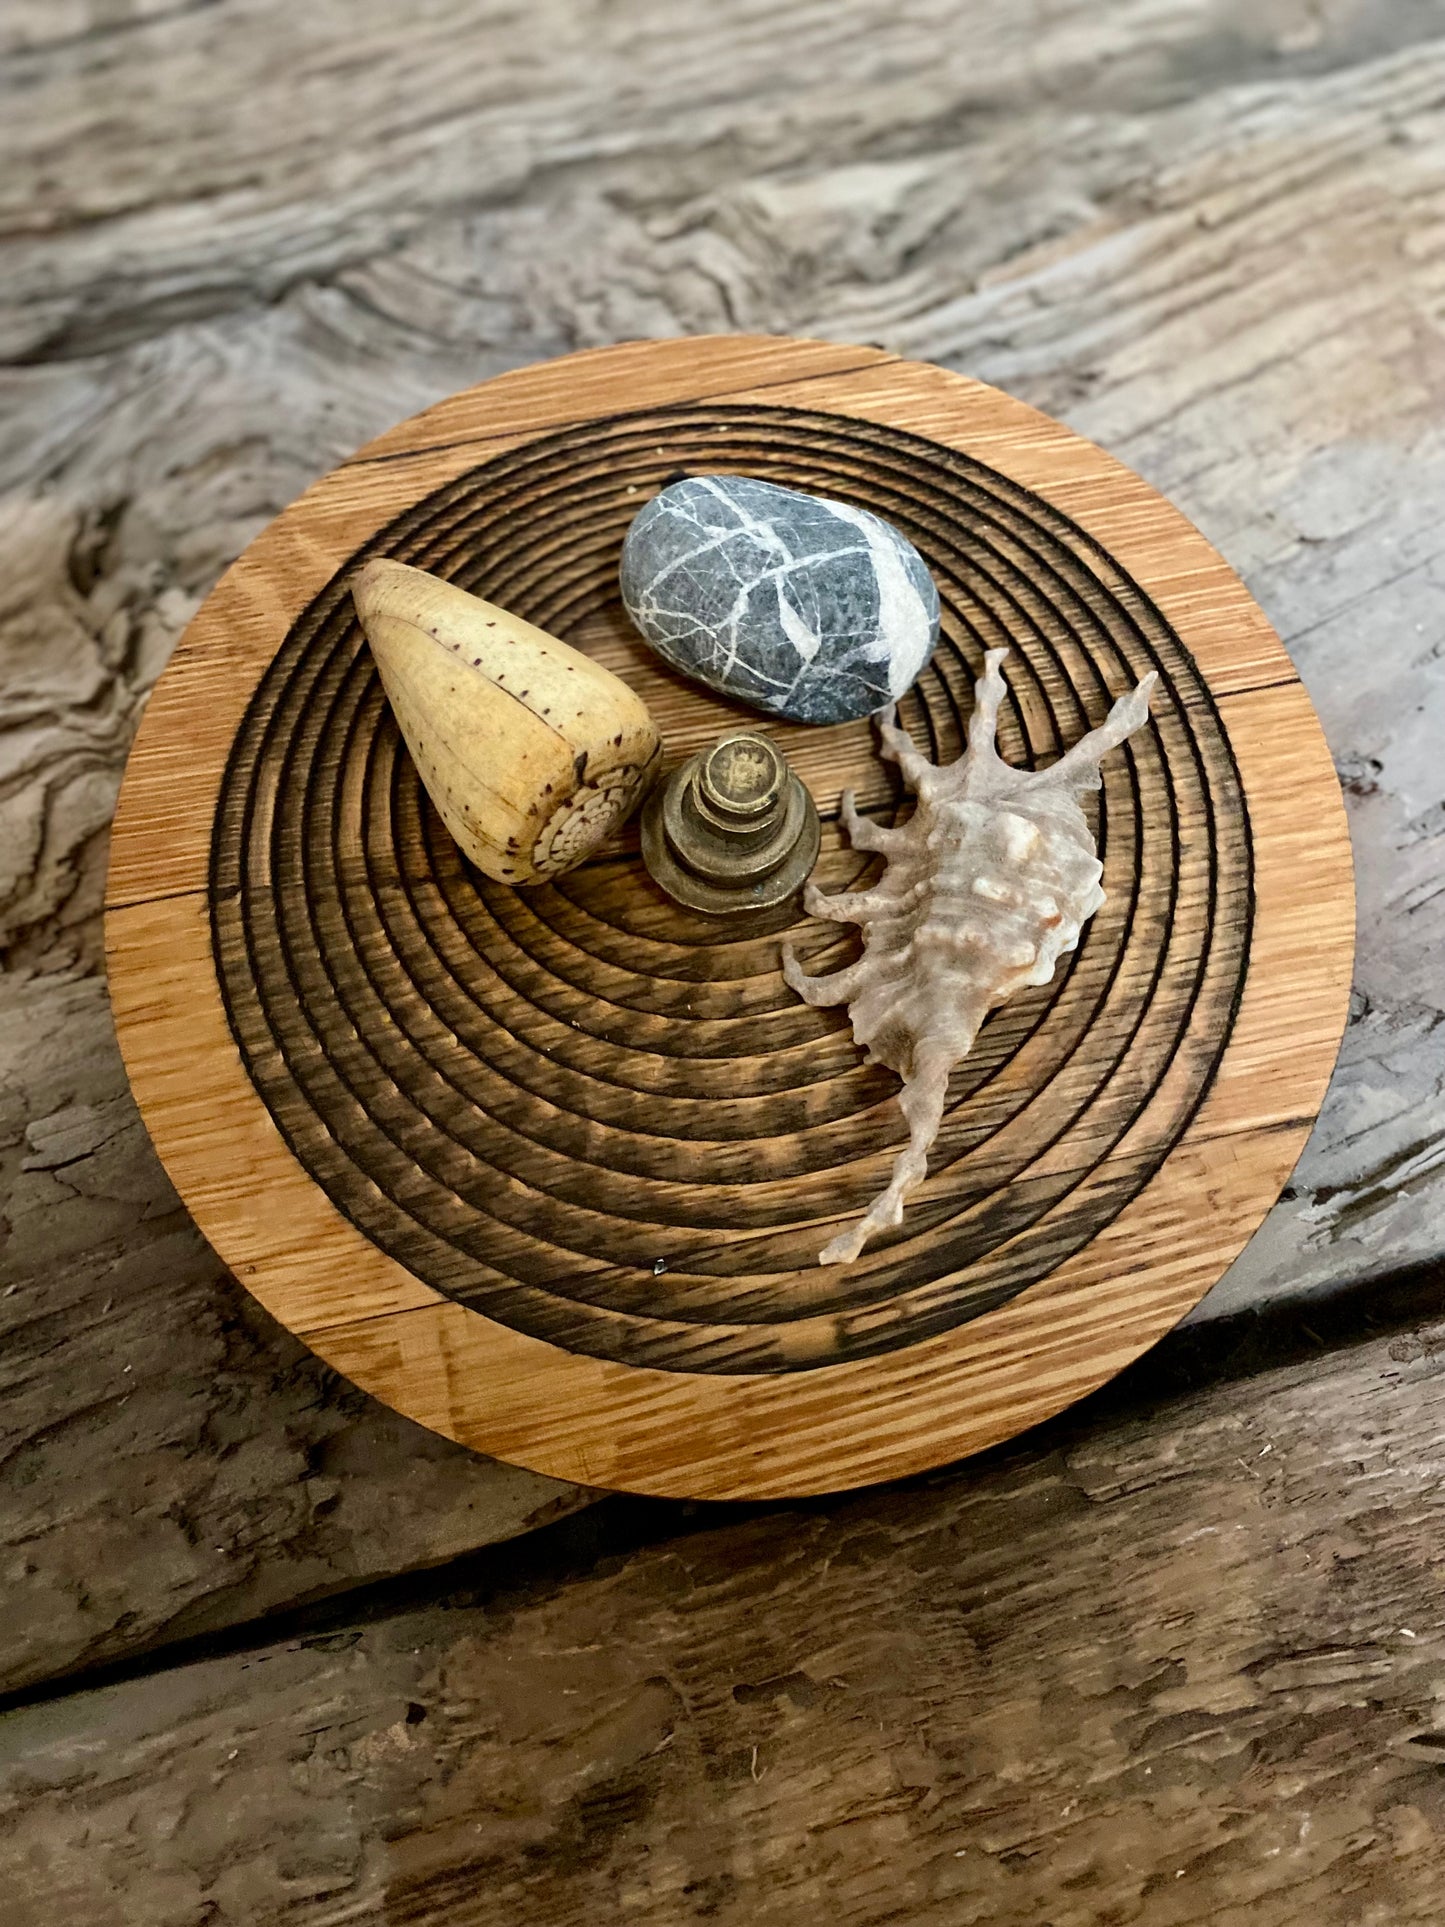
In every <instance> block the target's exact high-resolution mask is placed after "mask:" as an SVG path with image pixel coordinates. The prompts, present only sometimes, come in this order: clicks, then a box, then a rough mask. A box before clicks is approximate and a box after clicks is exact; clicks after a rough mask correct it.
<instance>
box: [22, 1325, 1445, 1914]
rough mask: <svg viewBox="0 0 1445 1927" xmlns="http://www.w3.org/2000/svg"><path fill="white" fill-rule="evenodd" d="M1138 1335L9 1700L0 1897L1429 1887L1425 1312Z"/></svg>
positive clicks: (1303, 1908)
mask: <svg viewBox="0 0 1445 1927" xmlns="http://www.w3.org/2000/svg"><path fill="white" fill-rule="evenodd" d="M1178 1350H1179V1348H1178V1346H1177V1345H1176V1347H1175V1352H1176V1356H1177V1353H1178ZM1160 1379H1161V1374H1160V1372H1159V1369H1158V1367H1157V1365H1156V1366H1155V1367H1153V1368H1151V1367H1150V1366H1148V1365H1145V1366H1143V1367H1140V1368H1136V1370H1135V1372H1134V1373H1133V1374H1132V1375H1131V1377H1130V1379H1129V1381H1127V1382H1126V1383H1125V1385H1124V1389H1123V1391H1122V1392H1121V1391H1119V1390H1115V1391H1113V1392H1111V1393H1105V1394H1102V1395H1100V1398H1099V1399H1098V1400H1096V1401H1094V1402H1093V1404H1092V1405H1091V1406H1090V1407H1086V1408H1081V1410H1080V1413H1078V1414H1076V1415H1075V1416H1074V1417H1073V1418H1072V1419H1066V1420H1062V1421H1056V1422H1055V1423H1054V1424H1052V1425H1051V1426H1050V1427H1048V1428H1046V1429H1045V1430H1044V1431H1043V1432H1042V1433H1040V1434H1037V1435H1035V1437H1034V1439H1033V1440H1032V1442H1031V1443H1030V1445H1029V1447H1028V1449H1026V1450H1015V1451H1012V1452H1010V1453H1009V1454H1008V1455H1006V1456H1005V1455H1002V1454H1001V1455H996V1456H992V1457H990V1458H988V1459H985V1460H982V1461H977V1462H975V1464H974V1465H973V1466H972V1467H971V1468H970V1467H964V1468H960V1469H959V1470H957V1471H955V1472H953V1473H950V1474H948V1475H941V1476H938V1477H936V1478H934V1479H933V1480H931V1481H928V1482H923V1483H919V1484H915V1485H912V1486H905V1487H895V1488H892V1489H889V1490H885V1491H879V1492H874V1493H871V1494H868V1495H865V1496H862V1497H859V1498H856V1499H853V1500H851V1501H849V1502H846V1503H832V1504H820V1505H815V1506H813V1507H810V1508H808V1509H806V1510H771V1511H768V1512H761V1513H755V1514H752V1515H743V1516H739V1515H736V1514H732V1515H727V1514H723V1515H722V1516H721V1518H720V1517H719V1514H718V1513H717V1512H716V1511H714V1512H712V1513H710V1514H704V1515H702V1516H701V1517H700V1518H699V1519H697V1520H695V1521H694V1523H693V1526H692V1528H691V1530H689V1531H688V1532H686V1533H685V1534H683V1536H681V1537H678V1536H676V1535H675V1533H673V1532H671V1531H666V1530H665V1532H664V1536H663V1537H662V1539H661V1540H660V1541H658V1542H654V1543H647V1542H646V1541H647V1539H648V1538H649V1536H650V1535H649V1526H651V1527H652V1528H653V1529H654V1530H655V1528H656V1524H657V1521H656V1519H655V1517H653V1516H652V1515H651V1514H650V1513H649V1512H648V1511H647V1510H646V1509H643V1510H640V1511H639V1510H636V1509H632V1510H627V1511H623V1512H622V1513H621V1515H620V1516H619V1517H618V1518H617V1519H616V1521H615V1522H612V1523H610V1524H609V1523H608V1521H607V1520H606V1518H605V1517H604V1518H603V1519H602V1520H601V1521H600V1522H599V1524H598V1526H597V1528H596V1530H597V1531H598V1532H599V1533H600V1535H601V1538H600V1542H598V1543H594V1545H593V1546H592V1548H591V1549H590V1551H589V1549H588V1548H587V1547H586V1546H584V1545H581V1544H578V1543H573V1544H572V1545H571V1546H570V1547H569V1546H567V1545H562V1546H560V1547H558V1546H553V1547H548V1546H547V1545H546V1542H545V1538H544V1540H543V1541H540V1542H539V1541H533V1542H532V1543H533V1544H534V1545H536V1546H538V1551H537V1553H536V1554H535V1555H534V1564H533V1570H532V1572H531V1575H530V1577H528V1578H527V1579H525V1580H521V1581H519V1582H518V1583H515V1584H513V1585H511V1586H506V1585H501V1586H499V1585H497V1584H496V1583H495V1582H493V1583H487V1584H484V1585H483V1588H482V1590H481V1591H480V1592H479V1593H472V1594H467V1593H454V1594H453V1595H451V1596H450V1597H448V1598H446V1599H445V1600H438V1601H436V1602H435V1603H432V1604H427V1605H420V1606H417V1607H414V1608H413V1609H410V1610H405V1611H401V1612H399V1613H396V1614H395V1615H394V1616H391V1617H383V1618H381V1619H379V1620H377V1619H373V1620H371V1621H370V1622H367V1623H359V1624H354V1625H351V1626H349V1627H348V1626H345V1625H341V1626H338V1627H336V1628H335V1629H334V1630H332V1631H330V1632H327V1633H324V1634H317V1635H315V1636H311V1637H307V1638H293V1639H290V1640H287V1641H283V1642H279V1643H276V1644H272V1645H268V1646H262V1647H259V1648H256V1649H253V1650H250V1651H245V1652H241V1653H233V1654H230V1655H228V1656H221V1657H214V1658H210V1659H207V1660H205V1661H203V1662H199V1663H194V1664H188V1665H184V1666H180V1667H178V1668H175V1669H173V1670H170V1671H166V1672H163V1673H161V1674H159V1675H156V1676H153V1677H149V1678H142V1679H135V1680H131V1681H130V1682H128V1683H124V1684H117V1685H114V1686H110V1687H107V1688H105V1689H104V1690H101V1691H80V1692H77V1693H74V1694H72V1695H71V1696H70V1697H69V1698H67V1699H64V1700H62V1701H60V1702H58V1703H57V1702H54V1701H51V1702H49V1703H45V1704H40V1705H36V1706H33V1707H29V1708H23V1709H17V1710H15V1711H12V1712H10V1713H9V1714H8V1715H6V1716H5V1717H4V1718H3V1719H0V1829H3V1834H4V1839H5V1848H4V1859H5V1863H6V1867H7V1877H8V1891H9V1901H8V1905H9V1912H8V1915H7V1919H8V1920H10V1921H12V1922H13V1923H14V1924H15V1927H31V1924H32V1923H34V1927H42V1923H43V1924H44V1927H49V1923H50V1922H52V1921H54V1920H55V1919H56V1918H58V1917H61V1916H62V1915H63V1916H64V1917H66V1918H74V1919H85V1920H87V1921H95V1922H97V1923H109V1922H111V1921H115V1922H123V1921H130V1920H145V1921H146V1922H147V1923H148V1927H171V1923H175V1927H182V1923H190V1922H192V1921H195V1920H198V1919H208V1920H215V1921H218V1922H230V1921H235V1922H238V1923H239V1922H242V1921H244V1922H246V1923H248V1927H249V1924H250V1923H261V1922H270V1921H280V1920H283V1919H284V1920H285V1921H286V1922H287V1923H289V1924H292V1927H323V1923H324V1924H325V1927H339V1923H342V1922H347V1923H352V1922H366V1921H378V1922H379V1921H382V1920H385V1921H387V1922H389V1923H398V1922H406V1921H417V1922H420V1921H425V1922H427V1923H428V1927H444V1924H445V1923H457V1927H461V1923H466V1927H491V1924H492V1923H496V1924H497V1927H517V1924H518V1923H521V1922H526V1923H528V1924H529V1927H533V1924H535V1927H542V1923H546V1927H586V1924H587V1923H589V1922H591V1921H593V1920H596V1919H600V1918H607V1919H610V1918H612V1917H614V1915H616V1914H618V1913H625V1915H626V1917H627V1918H628V1919H629V1920H635V1921H637V1922H639V1923H644V1924H645V1927H647V1924H650V1923H656V1927H675V1923H676V1922H678V1921H680V1920H691V1919H695V1918H707V1919H709V1920H714V1921H718V1922H722V1923H732V1922H737V1923H743V1922H747V1923H750V1924H751V1923H753V1922H767V1923H771V1922H777V1923H780V1924H781V1923H789V1924H790V1927H791V1923H793V1922H797V1921H800V1920H811V1919H814V1918H818V1917H820V1916H821V1915H823V1914H824V1913H826V1914H827V1916H828V1917H829V1918H831V1919H835V1920H837V1921H839V1922H840V1923H847V1927H856V1924H861V1923H870V1924H871V1923H883V1922H892V1921H907V1922H909V1923H910V1927H931V1923H938V1927H945V1924H946V1927H954V1923H957V1922H960V1921H988V1922H991V1923H995V1927H1037V1924H1038V1923H1039V1922H1041V1921H1048V1922H1049V1923H1051V1927H1096V1923H1098V1922H1101V1921H1106V1920H1107V1921H1121V1922H1122V1921H1129V1922H1135V1923H1144V1924H1145V1927H1180V1924H1182V1923H1186V1922H1208V1923H1210V1924H1211V1927H1244V1924H1245V1923H1246V1922H1248V1923H1249V1927H1286V1924H1287V1923H1288V1924H1289V1927H1294V1924H1295V1923H1299V1922H1302V1921H1306V1920H1307V1921H1310V1922H1312V1923H1315V1927H1367V1924H1368V1927H1408V1924H1409V1923H1421V1927H1424V1923H1433V1922H1434V1921H1436V1920H1438V1918H1439V1912H1440V1903H1441V1897H1442V1895H1445V1779H1442V1775H1441V1770H1440V1765H1439V1764H1438V1760H1439V1758H1440V1749H1441V1748H1445V1730H1440V1731H1438V1732H1437V1740H1436V1743H1435V1746H1434V1748H1433V1750H1432V1746H1431V1743H1430V1742H1429V1741H1428V1740H1426V1741H1425V1742H1423V1743H1422V1742H1421V1741H1420V1740H1419V1738H1418V1737H1417V1736H1419V1735H1420V1734H1421V1733H1422V1732H1423V1733H1429V1732H1430V1731H1432V1730H1436V1729H1437V1722H1438V1721H1439V1718H1440V1700H1439V1695H1440V1679H1441V1666H1442V1661H1445V1609H1442V1603H1441V1599H1440V1590H1439V1585H1438V1573H1437V1567H1438V1544H1437V1542H1438V1536H1439V1515H1440V1497H1439V1488H1440V1471H1441V1467H1440V1451H1439V1424H1438V1408H1439V1400H1440V1394H1441V1391H1442V1386H1445V1326H1442V1325H1440V1324H1439V1323H1431V1324H1426V1325H1424V1326H1421V1327H1417V1328H1416V1329H1414V1330H1409V1329H1401V1330H1400V1331H1399V1332H1398V1333H1397V1335H1396V1336H1394V1337H1393V1338H1388V1337H1384V1338H1378V1339H1376V1340H1374V1341H1372V1342H1369V1343H1366V1344H1363V1345H1361V1346H1359V1347H1358V1348H1356V1349H1353V1350H1348V1351H1345V1352H1341V1353H1335V1354H1333V1355H1327V1356H1325V1357H1323V1358H1321V1359H1318V1360H1312V1361H1309V1362H1305V1363H1303V1364H1298V1363H1297V1364H1291V1365H1287V1366H1284V1367H1282V1368H1277V1369H1274V1370H1272V1371H1268V1372H1266V1373H1264V1374H1262V1375H1261V1376H1258V1377H1254V1378H1244V1379H1241V1380H1236V1381H1233V1382H1225V1383H1219V1384H1216V1385H1215V1386H1213V1388H1212V1389H1209V1390H1206V1391H1203V1392H1197V1393H1195V1394H1194V1395H1193V1396H1185V1397H1184V1398H1183V1399H1182V1400H1176V1399H1174V1398H1171V1397H1168V1396H1165V1397H1163V1398H1160V1396H1159V1395H1160V1393H1161V1392H1162V1391H1164V1390H1165V1389H1166V1388H1165V1387H1164V1386H1163V1385H1162V1384H1161V1382H1160ZM1167 1389H1168V1390H1170V1391H1174V1392H1177V1391H1178V1386H1177V1384H1174V1385H1171V1386H1169V1387H1168V1388H1167ZM1156 1401H1157V1402H1156ZM614 1503H616V1502H614ZM604 1514H605V1509H604ZM597 1517H598V1515H596V1514H594V1515H593V1518H594V1519H596V1518H597ZM668 1518H669V1522H671V1521H673V1520H674V1518H675V1515H668ZM566 1530H567V1529H566V1528H563V1531H564V1532H565V1531H566ZM629 1539H630V1540H631V1544H630V1545H629ZM639 1540H640V1541H641V1543H639ZM519 1557H520V1558H521V1559H523V1560H525V1559H526V1558H527V1551H526V1548H525V1547H524V1548H523V1549H522V1550H521V1552H520V1554H519Z"/></svg>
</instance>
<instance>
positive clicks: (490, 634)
mask: <svg viewBox="0 0 1445 1927" xmlns="http://www.w3.org/2000/svg"><path fill="white" fill-rule="evenodd" d="M351 593H352V597H353V599H354V601H355V603H356V612H357V615H358V616H359V617H360V618H361V626H362V628H363V629H364V630H365V632H366V639H367V641H368V642H369V643H370V644H371V653H372V655H373V656H374V657H375V659H376V666H377V668H378V670H379V671H380V672H381V681H382V686H383V688H384V689H385V690H386V693H387V697H388V699H389V700H390V703H391V707H392V712H393V714H394V715H395V717H396V721H397V726H398V727H399V728H400V730H401V733H402V735H403V736H404V737H405V739H406V744H407V748H408V749H409V750H410V751H411V754H412V758H413V760H414V761H415V763H416V766H417V771H418V774H419V775H420V777H421V780H422V782H423V783H424V784H425V785H426V789H427V793H428V795H429V796H430V797H431V799H432V801H433V802H434V803H435V804H436V806H437V809H438V810H439V811H440V812H441V816H442V821H443V822H444V823H445V824H446V826H447V828H448V829H449V830H450V831H451V833H452V835H453V836H454V837H455V838H456V840H457V842H458V843H459V844H460V845H461V847H462V850H463V852H464V853H465V855H467V856H468V857H469V858H470V859H471V861H472V862H473V863H475V864H476V866H477V868H478V869H479V870H483V871H485V873H486V874H487V875H488V876H489V877H495V878H496V879H497V881H498V882H499V883H512V884H520V883H542V882H545V881H546V880H547V879H548V878H550V877H555V876H560V875H561V874H562V873H563V871H565V870H570V869H572V868H573V866H574V865H575V864H578V863H581V862H582V861H583V859H584V858H585V857H587V856H590V855H591V853H592V852H593V851H594V850H595V849H596V848H597V847H598V845H599V844H600V843H602V842H603V841H605V839H606V838H607V837H608V836H609V835H610V834H611V833H612V831H613V830H615V829H617V828H618V827H619V826H620V825H621V824H622V823H623V822H625V821H626V819H627V817H628V816H629V814H630V813H631V811H632V810H633V808H634V807H635V806H636V804H637V803H638V802H639V801H640V800H641V798H642V796H643V795H644V793H645V792H646V790H647V788H648V787H649V785H650V784H651V781H652V778H653V777H654V776H655V775H656V773H657V771H658V769H659V767H660V765H661V743H660V741H659V739H658V734H657V729H656V726H655V725H654V723H653V720H652V717H651V716H650V715H649V714H648V711H647V709H646V706H645V705H644V704H643V702H642V701H641V699H640V698H639V697H638V696H636V695H634V693H633V692H632V690H630V689H629V688H628V687H627V684H626V683H625V682H623V681H622V680H621V678H620V677H617V676H614V675H613V674H612V672H611V670H610V669H604V668H603V667H602V665H601V664H600V663H596V662H593V661H592V659H591V657H590V656H584V655H582V654H581V652H580V651H578V650H576V649H573V648H571V647H570V646H569V645H568V644H567V643H565V642H559V641H558V640H557V638H556V637H555V636H549V635H548V634H547V633H546V631H545V630H542V629H537V628H534V627H533V625H532V624H531V623H530V622H523V621H522V619H521V617H520V616H514V615H510V614H508V612H507V611H506V610H505V609H498V608H496V607H495V606H494V605H493V604H492V603H490V602H483V601H482V600H481V599H480V598H479V597H477V596H474V595H468V593H467V592H466V590H465V589H459V588H457V587H456V585H455V584H454V583H451V582H443V581H442V580H441V578H440V577H439V576H434V575H428V574H427V573H426V571H425V570H424V569H413V568H410V567H409V566H408V565H407V564H406V563H404V562H390V561H385V560H378V561H375V562H368V563H366V564H365V565H364V567H362V568H361V569H359V570H358V571H357V574H356V576H355V577H354V579H353V581H352V585H351Z"/></svg>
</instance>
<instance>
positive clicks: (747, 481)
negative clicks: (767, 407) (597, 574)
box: [622, 475, 938, 723]
mask: <svg viewBox="0 0 1445 1927" xmlns="http://www.w3.org/2000/svg"><path fill="white" fill-rule="evenodd" d="M622 600H623V602H624V603H625V604H626V605H627V613H628V614H629V615H630V616H631V618H632V620H633V622H635V623H636V625H637V627H638V628H639V629H640V630H641V632H642V634H643V636H644V637H645V638H646V639H647V641H648V642H649V643H650V644H651V645H652V647H653V648H654V649H655V650H656V651H657V653H658V654H659V655H660V656H662V657H663V658H664V660H665V661H667V662H670V663H671V664H672V665H673V667H674V668H676V669H680V670H682V672H683V673H684V674H685V675H688V676H694V677H696V678H697V680H698V681H699V682H705V683H707V684H709V685H710V686H711V687H712V688H714V689H720V690H723V691H724V692H725V693H726V694H728V695H730V696H736V697H737V698H738V699H739V700H740V701H742V702H745V703H751V704H752V705H753V706H754V707H755V708H758V709H767V710H771V711H772V712H773V713H774V714H775V715H779V716H788V717H791V718H792V719H793V720H794V721H796V722H803V723H841V722H847V721H849V720H850V719H851V718H853V717H855V716H867V715H869V714H871V713H872V711H874V710H875V709H881V708H882V707H883V706H884V704H885V703H889V702H892V701H893V700H895V699H896V698H897V697H899V696H901V695H902V694H903V692H904V690H905V689H907V688H908V687H909V686H910V684H911V683H912V682H913V681H914V680H915V678H916V677H917V676H918V674H919V671H920V670H921V669H922V668H923V666H924V664H925V663H926V662H927V661H928V658H929V657H930V656H931V655H932V654H933V646H934V644H935V643H936V642H937V640H938V591H937V589H936V588H935V587H934V584H933V578H932V577H931V576H930V575H929V573H928V569H927V567H926V566H925V564H924V561H923V558H922V556H921V555H919V553H918V551H917V550H916V549H915V548H914V547H913V545H912V543H910V542H908V541H906V540H905V539H904V538H903V536H901V535H900V534H899V533H898V531H897V529H895V528H892V527H890V525H889V524H888V523H887V522H884V521H882V520H880V518H879V517H878V516H876V515H870V514H869V513H868V511H867V510H866V509H859V508H853V507H852V506H851V505H850V504H849V503H846V502H835V501H832V500H831V499H829V498H828V497H826V496H821V495H804V494H801V493H800V492H799V491H797V490H796V489H789V488H778V487H776V486H775V485H774V484H773V483H771V482H759V481H754V480H752V479H751V478H750V477H748V476H742V475H695V476H691V477H689V478H688V479H687V480H685V481H680V482H674V483H673V484H672V485H671V486H670V487H668V488H665V489H664V490H663V491H662V493H661V494H660V495H657V496H655V497H654V498H653V500H652V501H650V502H649V503H648V504H647V506H646V507H645V508H644V509H643V510H642V512H641V513H640V514H639V515H638V516H637V518H636V519H635V520H634V522H633V524H632V526H631V528H630V529H629V530H628V532H627V540H626V542H625V543H624V544H623V548H622Z"/></svg>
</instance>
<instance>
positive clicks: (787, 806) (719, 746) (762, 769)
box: [642, 734, 821, 916]
mask: <svg viewBox="0 0 1445 1927" xmlns="http://www.w3.org/2000/svg"><path fill="white" fill-rule="evenodd" d="M820 840H821V832H820V830H819V827H818V812H817V810H816V808H815V807H814V805H813V799H812V797H811V796H810V795H809V794H808V792H807V789H806V788H805V787H804V785H803V783H802V782H801V781H800V780H799V778H798V777H796V776H795V775H794V774H793V772H792V771H791V770H790V769H789V768H788V764H787V760H786V758H785V757H784V755H783V753H782V751H781V750H780V749H779V748H778V747H777V745H776V744H775V743H773V742H772V741H771V740H770V739H769V738H768V737H766V736H754V735H751V734H747V735H736V736H724V737H723V739H722V741H721V742H718V743H714V744H713V746H712V748H711V749H706V750H702V751H700V752H699V753H698V754H697V755H696V756H692V757H689V758H688V760H687V762H685V763H683V764H682V765H681V766H680V767H679V768H678V769H675V770H674V771H673V772H672V774H671V776H669V777H668V779H667V781H666V782H665V783H663V784H661V785H660V786H659V787H658V788H657V789H655V790H654V791H653V793H652V795H651V797H650V798H649V799H648V802H647V806H646V808H645V809H644V811H643V814H642V856H643V861H644V862H645V863H646V865H647V867H648V870H649V872H650V873H651V875H652V877H653V880H654V881H655V882H657V883H659V884H661V886H662V888H663V889H664V890H666V892H667V893H668V895H669V896H670V897H673V898H675V899H676V900H677V902H679V903H682V904H685V905H686V906H687V908H688V909H690V910H705V911H708V912H709V913H710V914H711V915H713V916H734V915H737V914H738V913H739V912H742V911H746V910H762V909H766V908H767V907H768V906H769V905H771V904H775V903H781V902H783V900H784V899H785V898H786V897H790V896H791V895H792V894H793V892H794V891H795V890H797V889H798V888H799V887H800V886H801V885H802V883H803V882H804V880H805V879H806V878H807V876H808V875H809V873H810V872H811V870H812V868H813V865H814V864H815V863H816V862H817V860H818V845H819V842H820Z"/></svg>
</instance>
